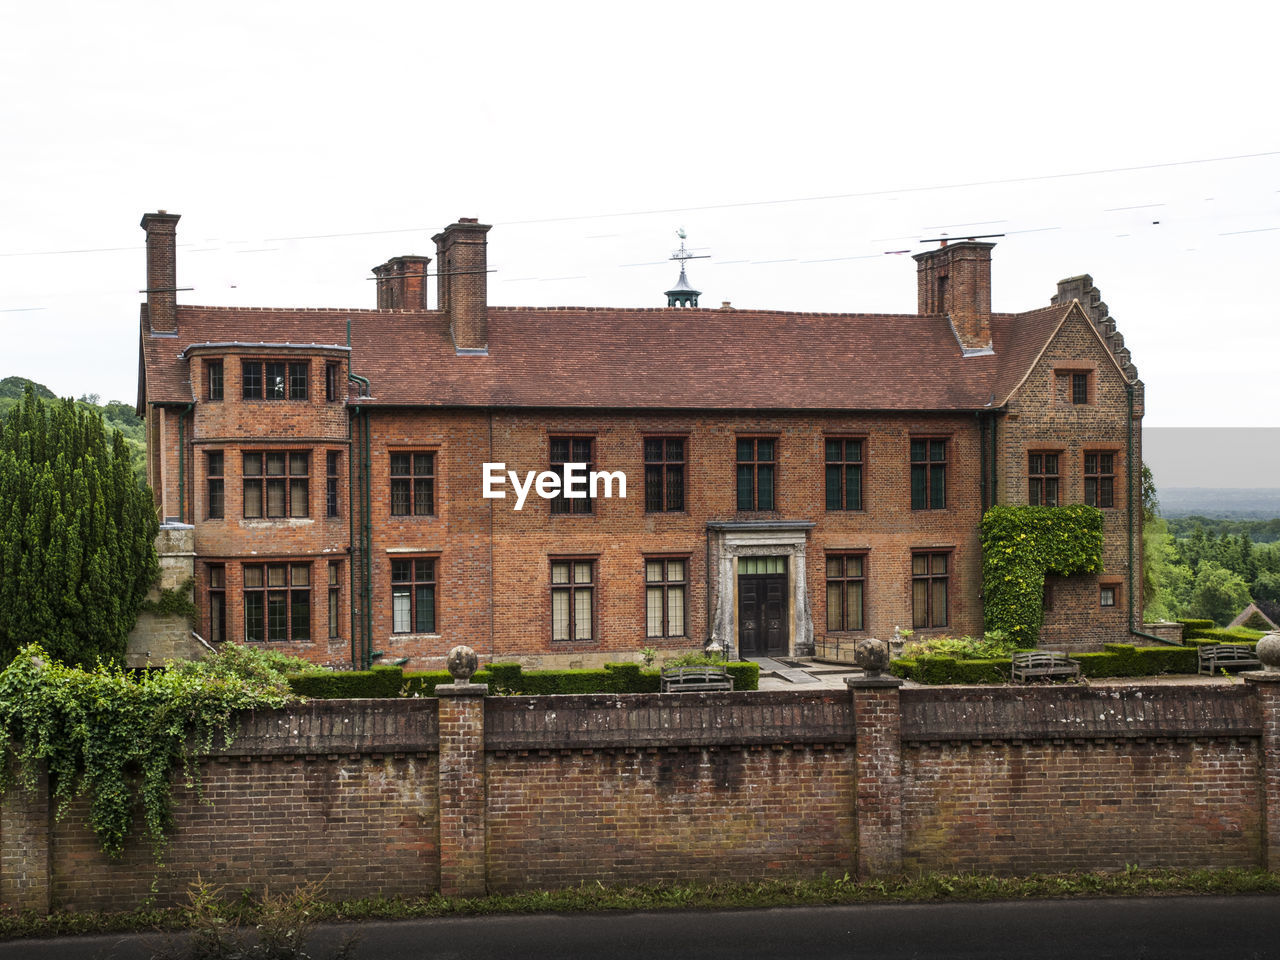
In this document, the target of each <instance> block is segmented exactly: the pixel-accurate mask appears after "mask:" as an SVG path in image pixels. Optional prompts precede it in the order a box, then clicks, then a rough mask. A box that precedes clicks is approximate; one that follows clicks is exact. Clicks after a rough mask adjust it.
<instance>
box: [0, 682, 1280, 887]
mask: <svg viewBox="0 0 1280 960" xmlns="http://www.w3.org/2000/svg"><path fill="white" fill-rule="evenodd" d="M1256 676H1259V677H1260V678H1259V679H1256V680H1253V681H1251V682H1249V683H1247V684H1244V685H1233V686H1215V687H1202V686H1201V687H1194V688H1191V687H1171V686H1141V685H1134V686H1128V687H1106V688H1094V689H1091V688H1088V687H1066V688H1060V687H1047V688H1044V687H1041V688H1011V687H996V688H976V687H975V688H940V689H924V688H913V689H906V690H900V689H899V688H898V687H897V686H896V685H895V682H894V681H892V680H889V679H881V680H878V681H867V682H865V683H864V684H863V685H861V686H854V687H853V688H852V689H851V690H849V691H831V690H827V691H819V692H812V693H791V692H759V693H737V694H683V695H663V694H647V695H627V696H612V695H594V696H572V697H485V696H484V694H483V690H484V688H483V687H469V688H464V689H460V690H456V691H451V693H450V695H449V696H447V697H441V698H439V699H436V698H431V699H420V700H385V701H345V702H343V701H329V702H318V703H311V704H306V705H302V706H298V707H293V708H290V709H287V710H280V711H272V712H263V713H258V714H254V715H249V716H246V717H245V718H244V719H243V722H242V724H241V727H240V735H239V736H238V737H237V738H236V739H235V740H234V742H233V743H232V744H230V746H228V747H225V748H222V749H219V750H218V751H217V752H216V753H215V755H214V756H213V757H212V758H210V759H209V760H208V761H207V762H205V763H204V764H203V765H202V772H203V778H204V795H205V798H206V799H207V800H208V801H210V803H209V804H207V805H206V804H201V803H200V802H198V801H197V800H196V798H195V797H194V795H193V793H192V791H190V790H189V789H187V788H185V787H181V786H179V787H178V789H177V790H176V791H175V814H176V821H177V822H176V827H175V830H174V832H173V834H172V840H171V843H170V845H169V847H168V850H167V851H166V854H165V856H164V861H163V862H164V866H163V867H157V866H156V864H155V863H154V861H153V860H152V858H151V853H150V850H149V848H148V847H147V845H146V844H145V842H144V841H142V839H141V838H140V837H137V838H135V840H134V842H132V843H131V844H130V845H129V847H128V848H127V850H126V853H125V855H124V857H123V858H122V859H121V860H119V861H111V860H108V859H107V858H106V857H105V856H104V855H102V854H101V853H100V852H99V850H98V847H97V843H96V841H95V840H94V838H93V836H92V834H91V833H90V832H89V831H88V829H87V828H86V827H85V826H84V822H85V816H86V813H87V808H86V806H85V804H84V803H83V802H82V803H78V804H77V805H76V806H74V807H73V809H72V810H71V811H70V812H69V813H68V815H67V817H66V818H64V819H63V820H62V821H60V822H57V823H56V824H54V825H53V826H52V828H51V827H50V826H49V824H50V822H51V816H50V811H49V806H48V799H47V789H43V790H42V792H40V793H38V794H36V795H34V796H33V795H29V794H26V793H24V792H22V791H20V790H16V789H15V790H12V791H11V792H10V793H9V794H7V795H6V796H5V797H4V799H3V803H2V804H0V902H3V903H5V904H7V905H9V906H11V907H26V908H31V909H37V910H48V909H53V910H63V909H75V910H86V909H123V908H128V907H132V906H136V905H138V904H140V903H141V902H142V901H143V900H144V899H145V898H146V897H147V896H148V894H149V893H150V890H151V885H152V881H153V879H155V878H158V879H159V885H158V889H159V890H160V891H161V895H160V900H161V902H175V901H180V900H181V899H182V898H183V897H184V895H185V887H186V884H187V883H188V882H189V881H191V880H193V879H194V878H195V877H196V875H197V874H198V875H201V876H203V877H205V878H206V879H209V880H212V881H214V882H217V883H222V884H225V885H226V886H227V888H228V889H229V890H231V891H233V892H235V891H239V890H240V889H242V888H245V887H248V888H253V889H261V887H262V886H264V885H270V886H271V887H272V889H287V888H290V887H292V886H293V885H294V884H298V883H303V882H306V881H310V880H317V879H320V878H322V877H325V876H328V878H329V879H328V881H327V886H326V888H327V891H328V893H329V895H330V896H334V897H344V898H350V897H359V896H368V895H373V894H378V893H381V894H386V895H405V896H418V895H425V894H429V893H430V892H432V891H435V890H442V891H443V892H445V893H446V894H450V895H454V894H462V893H469V894H470V893H481V892H483V891H485V890H490V891H494V892H499V891H512V890H518V889H522V888H540V887H557V886H563V885H571V884H576V883H579V882H591V881H594V880H600V881H601V882H644V881H649V880H659V879H665V880H712V879H726V880H729V879H733V880H743V879H753V878H760V877H768V876H818V875H820V874H821V873H823V872H824V871H826V872H827V873H829V874H832V873H834V874H843V873H844V872H845V871H848V872H849V873H851V874H853V875H858V876H864V877H868V876H877V875H890V874H894V873H898V872H902V871H914V870H919V869H938V870H948V871H955V870H964V871H979V872H991V873H999V874H1015V873H1026V872H1033V871H1035V872H1040V871H1059V870H1087V869H1107V870H1109V869H1122V868H1123V867H1124V866H1125V865H1126V864H1137V865H1140V866H1143V867H1175V866H1176V867H1191V866H1194V867H1227V866H1235V867H1257V866H1264V867H1270V868H1271V869H1276V868H1277V866H1280V864H1278V863H1277V862H1276V858H1277V853H1276V850H1277V846H1276V844H1275V842H1274V840H1273V839H1271V840H1269V839H1268V838H1269V837H1271V834H1272V833H1274V832H1275V831H1274V830H1268V827H1267V825H1268V824H1269V823H1270V824H1272V825H1274V824H1275V823H1278V822H1280V773H1278V771H1277V767H1280V696H1277V695H1276V694H1275V692H1274V691H1273V689H1272V688H1273V687H1280V684H1275V683H1270V682H1267V681H1266V678H1265V676H1263V675H1256Z"/></svg>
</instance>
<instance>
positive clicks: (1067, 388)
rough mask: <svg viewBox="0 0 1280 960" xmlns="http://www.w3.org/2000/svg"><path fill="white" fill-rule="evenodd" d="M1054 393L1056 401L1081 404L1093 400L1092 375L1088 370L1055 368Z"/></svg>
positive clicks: (1075, 404) (1074, 404)
mask: <svg viewBox="0 0 1280 960" xmlns="http://www.w3.org/2000/svg"><path fill="white" fill-rule="evenodd" d="M1054 394H1055V397H1056V399H1057V401H1058V403H1068V404H1071V405H1073V406H1081V405H1083V404H1088V403H1092V402H1093V375H1092V373H1091V372H1090V371H1088V370H1055V371H1054Z"/></svg>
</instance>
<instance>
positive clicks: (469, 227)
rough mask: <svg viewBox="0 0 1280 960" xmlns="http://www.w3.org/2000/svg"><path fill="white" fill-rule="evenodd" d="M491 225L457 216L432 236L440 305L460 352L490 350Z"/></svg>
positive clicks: (456, 348) (455, 347) (483, 351)
mask: <svg viewBox="0 0 1280 960" xmlns="http://www.w3.org/2000/svg"><path fill="white" fill-rule="evenodd" d="M489 229H490V225H489V224H486V223H477V222H476V220H475V218H474V217H471V218H468V217H460V218H459V219H458V222H457V223H451V224H449V226H447V227H445V228H444V230H443V232H441V233H437V234H436V235H435V236H434V237H432V238H431V239H432V240H434V241H435V243H436V273H437V277H438V280H437V284H436V286H437V289H438V290H439V300H440V302H439V307H440V309H441V310H443V311H444V312H445V314H446V315H447V316H448V318H449V335H450V336H451V337H453V347H454V349H455V350H457V351H458V352H459V353H461V352H464V351H465V352H468V353H485V352H487V351H488V349H489V294H488V272H487V271H488V266H489V262H488V253H487V250H486V247H487V245H488V241H486V240H485V234H487V233H488V232H489Z"/></svg>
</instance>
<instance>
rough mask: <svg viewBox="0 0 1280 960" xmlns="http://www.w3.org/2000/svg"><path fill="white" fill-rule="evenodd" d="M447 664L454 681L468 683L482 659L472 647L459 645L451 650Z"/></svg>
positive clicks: (446, 660) (446, 659)
mask: <svg viewBox="0 0 1280 960" xmlns="http://www.w3.org/2000/svg"><path fill="white" fill-rule="evenodd" d="M445 666H446V667H448V668H449V675H450V676H452V677H453V682H454V683H457V684H462V683H468V682H469V681H470V680H471V676H472V674H474V673H475V672H476V670H477V669H478V668H479V666H480V659H479V657H477V656H476V652H475V651H474V650H472V649H471V648H470V647H467V646H462V645H459V646H456V647H454V648H453V649H452V650H450V651H449V656H448V657H446V658H445Z"/></svg>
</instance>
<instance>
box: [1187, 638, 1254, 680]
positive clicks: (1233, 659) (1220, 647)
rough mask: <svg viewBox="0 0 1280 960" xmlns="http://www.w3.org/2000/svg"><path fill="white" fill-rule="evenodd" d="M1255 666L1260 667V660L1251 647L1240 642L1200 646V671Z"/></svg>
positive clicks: (1211, 671)
mask: <svg viewBox="0 0 1280 960" xmlns="http://www.w3.org/2000/svg"><path fill="white" fill-rule="evenodd" d="M1241 667H1255V668H1257V669H1259V670H1261V669H1262V661H1261V660H1259V659H1258V653H1257V651H1256V650H1254V649H1253V648H1252V647H1248V646H1245V645H1244V644H1240V643H1212V644H1207V645H1206V646H1203V647H1201V648H1200V672H1201V673H1207V674H1210V675H1212V674H1215V673H1217V672H1218V671H1219V670H1226V669H1238V668H1241Z"/></svg>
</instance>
